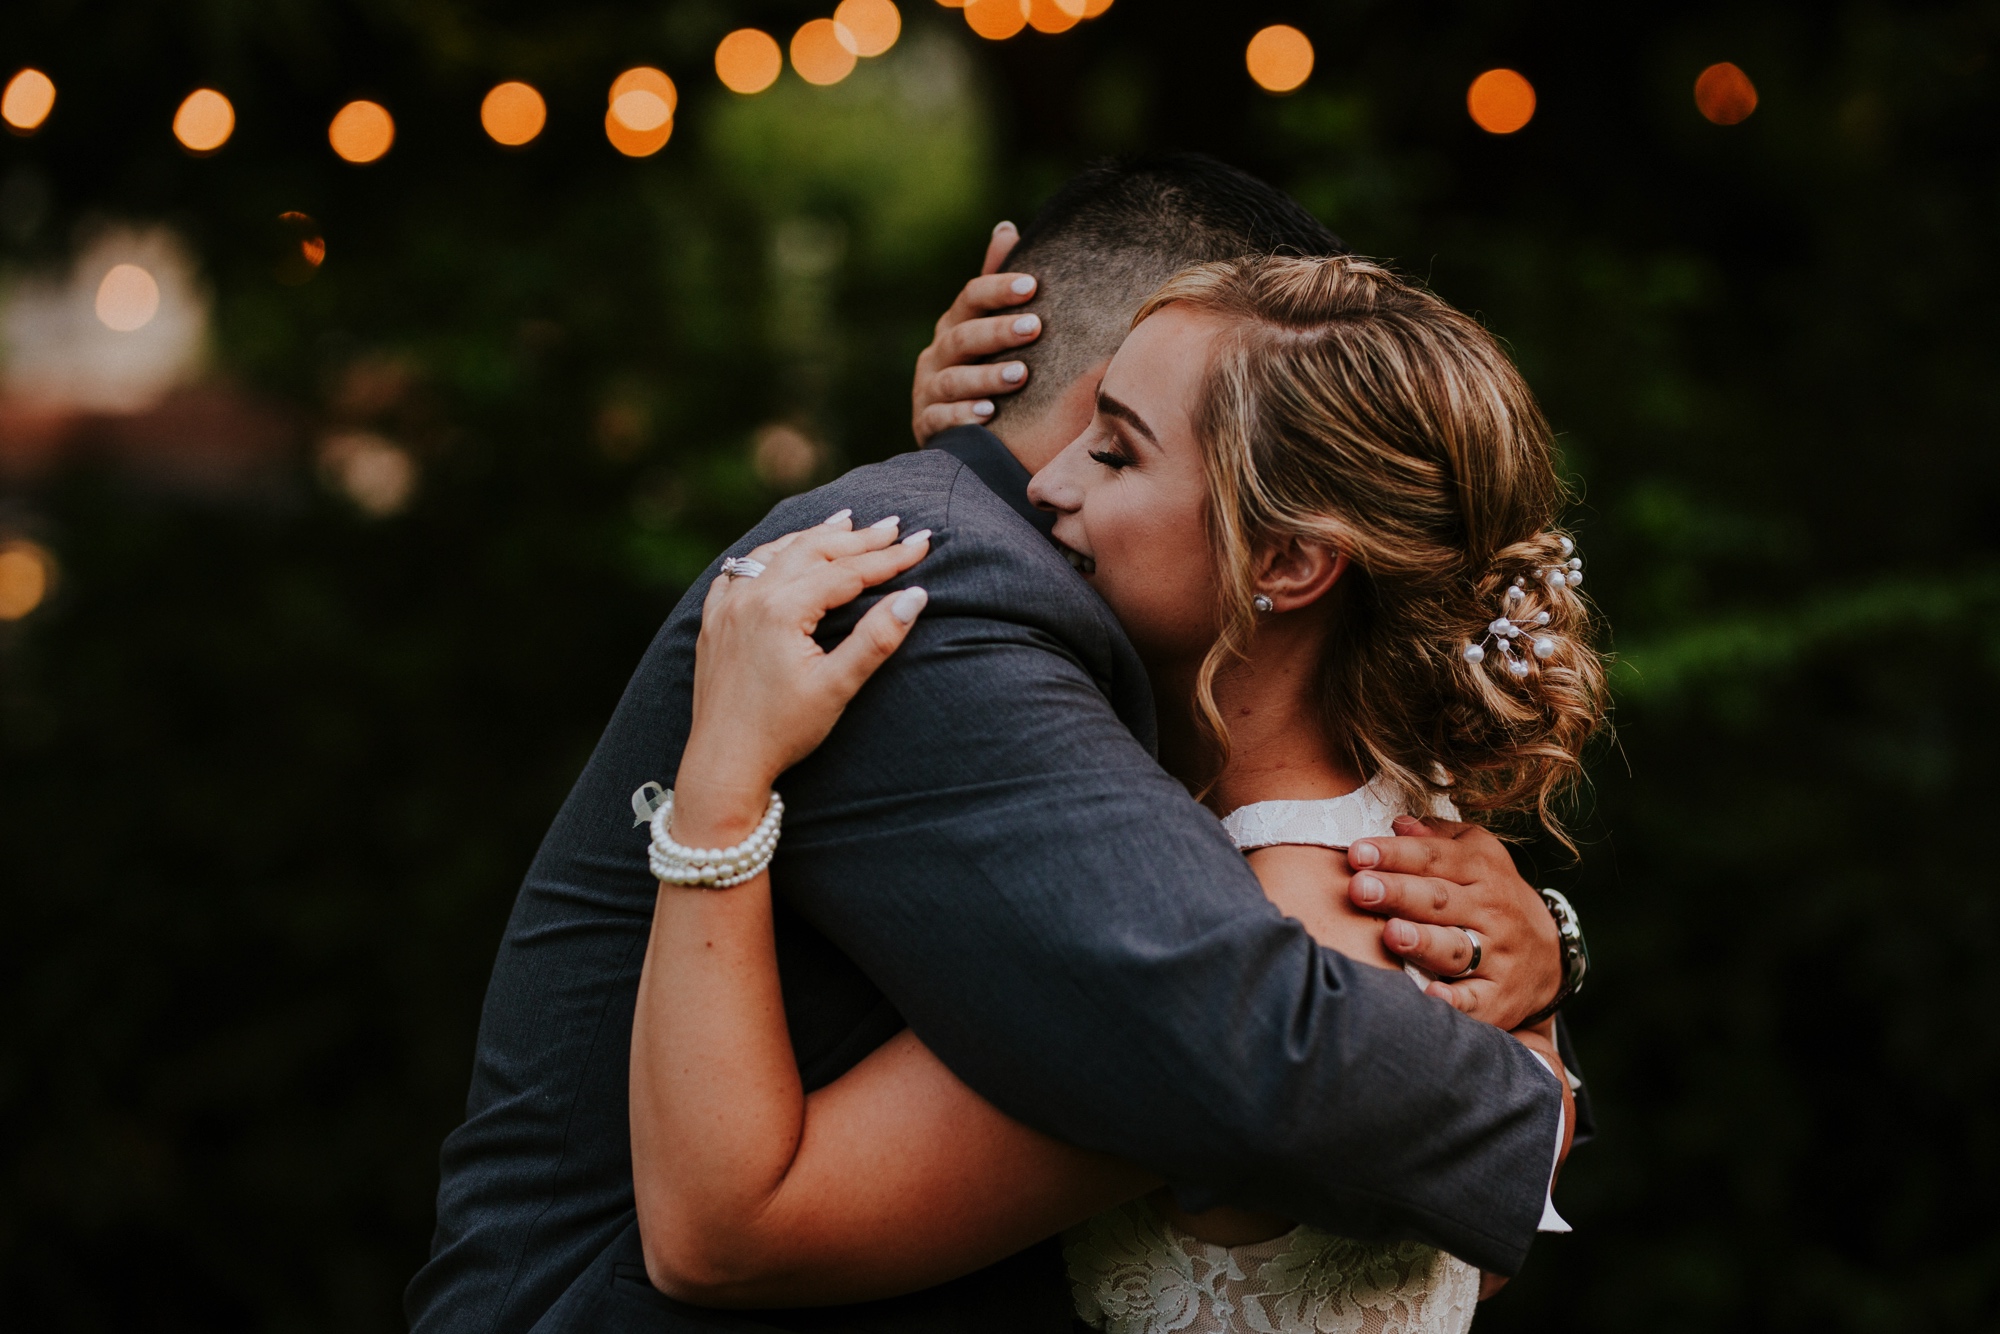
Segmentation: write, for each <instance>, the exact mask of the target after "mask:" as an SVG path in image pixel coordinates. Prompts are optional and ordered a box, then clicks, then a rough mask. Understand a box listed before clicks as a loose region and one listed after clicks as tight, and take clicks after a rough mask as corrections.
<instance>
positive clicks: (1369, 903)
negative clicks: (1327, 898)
mask: <svg viewBox="0 0 2000 1334" xmlns="http://www.w3.org/2000/svg"><path fill="white" fill-rule="evenodd" d="M1457 888H1461V887H1460V886H1455V885H1453V884H1452V882H1451V881H1449V880H1434V879H1431V878H1430V877H1428V876H1418V875H1396V874H1394V873H1392V872H1383V871H1357V872H1355V873H1354V878H1353V879H1352V880H1349V881H1348V882H1347V897H1348V900H1349V901H1350V902H1352V903H1353V904H1354V906H1355V907H1357V908H1359V909H1361V910H1362V911H1363V912H1371V913H1374V914H1375V915H1376V916H1378V917H1403V918H1407V919H1409V920H1411V921H1416V922H1432V923H1437V924H1440V925H1448V924H1450V923H1452V922H1456V921H1458V920H1459V917H1456V916H1453V908H1452V900H1453V899H1454V898H1455V897H1456V896H1455V895H1454V894H1453V890H1454V889H1457ZM1460 914H1461V915H1462V914H1463V907H1462V905H1461V908H1460Z"/></svg>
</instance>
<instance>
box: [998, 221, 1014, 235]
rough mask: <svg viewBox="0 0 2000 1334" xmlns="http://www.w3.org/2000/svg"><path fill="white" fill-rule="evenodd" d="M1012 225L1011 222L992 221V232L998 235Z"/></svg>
mask: <svg viewBox="0 0 2000 1334" xmlns="http://www.w3.org/2000/svg"><path fill="white" fill-rule="evenodd" d="M1013 225H1014V224H1013V223H1011V222H996V223H994V224H993V234H994V235H995V236H998V235H999V234H1000V233H1001V232H1003V231H1006V230H1007V229H1008V228H1010V227H1012V226H1013Z"/></svg>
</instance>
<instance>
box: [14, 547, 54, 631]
mask: <svg viewBox="0 0 2000 1334" xmlns="http://www.w3.org/2000/svg"><path fill="white" fill-rule="evenodd" d="M55 574H56V560H55V557H54V556H51V555H50V554H49V553H48V552H47V551H46V550H44V549H43V548H42V547H41V546H39V545H38V544H36V543H34V542H30V541H28V540H26V539H25V538H16V539H15V540H13V541H11V542H0V621H18V620H20V619H21V618H22V617H23V616H26V615H27V614H28V613H29V612H31V611H33V610H34V609H35V608H37V607H39V606H41V605H42V601H43V599H45V598H47V597H48V595H49V589H50V588H52V587H53V586H54V585H55Z"/></svg>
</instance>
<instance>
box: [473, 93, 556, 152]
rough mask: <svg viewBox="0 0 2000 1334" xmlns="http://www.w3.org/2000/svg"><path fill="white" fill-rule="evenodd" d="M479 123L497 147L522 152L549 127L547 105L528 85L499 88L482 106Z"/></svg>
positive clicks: (488, 95) (487, 95) (480, 107)
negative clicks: (500, 146) (543, 127)
mask: <svg viewBox="0 0 2000 1334" xmlns="http://www.w3.org/2000/svg"><path fill="white" fill-rule="evenodd" d="M479 123H480V125H481V126H482V127H484V129H485V130H486V133H487V134H488V135H490V136H492V139H493V142H494V143H496V144H502V145H504V146H506V147H508V148H519V147H520V146H521V145H522V144H525V143H528V142H530V141H531V140H533V139H534V137H535V136H536V135H538V134H540V133H541V132H542V126H544V125H546V124H548V123H549V107H548V103H546V102H544V101H542V95H541V94H540V93H538V92H536V91H535V90H534V89H533V88H531V87H529V86H528V85H527V84H525V83H518V82H509V83H502V84H496V85H494V87H493V89H492V91H491V92H489V93H487V94H486V99H485V100H484V101H483V102H481V103H480V104H479Z"/></svg>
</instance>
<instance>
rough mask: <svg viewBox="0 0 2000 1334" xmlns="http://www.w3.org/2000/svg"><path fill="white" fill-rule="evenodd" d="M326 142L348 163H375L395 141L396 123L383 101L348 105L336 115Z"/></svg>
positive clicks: (329, 127)
mask: <svg viewBox="0 0 2000 1334" xmlns="http://www.w3.org/2000/svg"><path fill="white" fill-rule="evenodd" d="M326 141H327V142H328V143H330V144H332V145H333V151H334V152H336V153H338V154H339V155H340V156H341V158H342V159H344V160H345V161H348V162H355V163H366V162H374V161H375V160H377V159H378V158H380V157H381V156H382V155H383V154H384V153H386V152H388V151H389V145H391V144H393V143H395V142H396V121H395V118H394V117H392V116H390V114H389V109H388V108H387V107H385V106H383V105H382V104H381V103H380V102H366V101H362V102H349V103H348V104H347V105H346V106H344V107H342V108H341V109H340V110H339V111H337V112H335V113H334V117H333V123H332V124H331V125H329V126H327V127H326Z"/></svg>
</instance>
